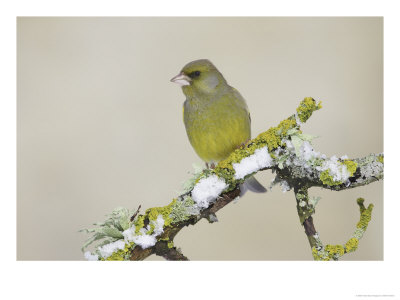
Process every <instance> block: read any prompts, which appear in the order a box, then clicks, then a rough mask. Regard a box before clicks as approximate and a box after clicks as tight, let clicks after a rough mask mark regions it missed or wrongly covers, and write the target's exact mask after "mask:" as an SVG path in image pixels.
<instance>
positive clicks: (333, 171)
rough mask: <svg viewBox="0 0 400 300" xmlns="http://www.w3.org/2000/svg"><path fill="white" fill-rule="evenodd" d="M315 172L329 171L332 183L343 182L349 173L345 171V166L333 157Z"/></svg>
mask: <svg viewBox="0 0 400 300" xmlns="http://www.w3.org/2000/svg"><path fill="white" fill-rule="evenodd" d="M317 170H319V171H322V172H323V171H325V170H329V175H331V176H332V178H333V180H334V181H340V182H345V181H346V180H347V179H349V177H350V172H349V171H348V170H347V166H346V165H344V164H342V163H341V162H340V161H338V158H337V157H336V156H335V155H334V156H332V157H331V158H330V159H328V160H326V161H324V163H323V165H322V167H317Z"/></svg>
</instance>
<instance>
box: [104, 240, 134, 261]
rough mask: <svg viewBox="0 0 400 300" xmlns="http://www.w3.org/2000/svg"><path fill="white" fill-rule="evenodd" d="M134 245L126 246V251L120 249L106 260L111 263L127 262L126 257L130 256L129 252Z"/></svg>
mask: <svg viewBox="0 0 400 300" xmlns="http://www.w3.org/2000/svg"><path fill="white" fill-rule="evenodd" d="M133 245H134V243H130V244H125V248H124V249H120V250H118V251H115V252H113V254H111V255H110V256H109V257H107V258H106V259H105V260H110V261H115V260H118V261H122V260H126V259H125V256H126V255H127V254H128V252H129V251H130V250H131V249H132V247H133Z"/></svg>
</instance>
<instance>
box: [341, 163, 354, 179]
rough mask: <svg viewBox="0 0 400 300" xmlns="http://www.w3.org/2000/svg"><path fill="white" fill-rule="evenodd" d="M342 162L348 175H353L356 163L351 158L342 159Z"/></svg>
mask: <svg viewBox="0 0 400 300" xmlns="http://www.w3.org/2000/svg"><path fill="white" fill-rule="evenodd" d="M342 164H344V165H345V166H346V167H347V171H349V173H350V177H351V176H353V174H354V173H355V172H356V170H357V163H356V162H354V161H352V160H349V159H346V160H345V161H343V163H342Z"/></svg>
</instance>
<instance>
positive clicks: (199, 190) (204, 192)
mask: <svg viewBox="0 0 400 300" xmlns="http://www.w3.org/2000/svg"><path fill="white" fill-rule="evenodd" d="M227 187H228V185H227V184H226V183H225V181H224V180H223V179H221V178H219V177H218V176H216V175H211V176H209V177H207V178H203V179H200V181H199V182H198V183H197V184H196V185H195V186H194V188H193V190H192V199H193V200H194V202H196V204H197V206H198V207H200V208H207V207H208V206H209V205H210V203H211V202H213V201H214V200H215V199H217V197H218V196H219V195H220V194H221V192H222V191H223V190H225V189H226V188H227Z"/></svg>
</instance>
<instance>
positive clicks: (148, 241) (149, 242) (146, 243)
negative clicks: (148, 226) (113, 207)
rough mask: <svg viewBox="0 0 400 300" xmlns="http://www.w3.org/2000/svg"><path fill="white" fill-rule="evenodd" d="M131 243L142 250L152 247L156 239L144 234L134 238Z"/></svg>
mask: <svg viewBox="0 0 400 300" xmlns="http://www.w3.org/2000/svg"><path fill="white" fill-rule="evenodd" d="M133 242H134V243H135V244H136V245H139V246H140V247H142V249H146V248H149V247H152V246H154V245H155V244H156V242H157V239H156V237H155V236H154V235H148V234H144V235H137V236H134V237H133Z"/></svg>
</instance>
